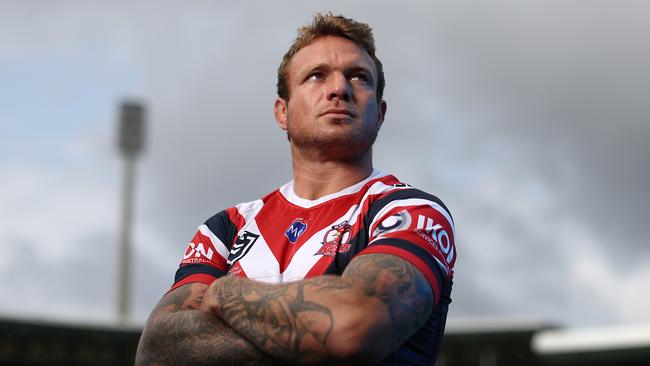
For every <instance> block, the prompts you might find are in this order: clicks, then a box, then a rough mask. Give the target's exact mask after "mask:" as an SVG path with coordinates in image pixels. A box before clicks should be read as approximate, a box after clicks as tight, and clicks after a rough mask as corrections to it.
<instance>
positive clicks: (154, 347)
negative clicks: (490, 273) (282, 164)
mask: <svg viewBox="0 0 650 366" xmlns="http://www.w3.org/2000/svg"><path fill="white" fill-rule="evenodd" d="M383 87H384V77H383V71H382V66H381V63H380V61H379V60H378V59H377V57H376V56H375V47H374V40H373V37H372V31H371V29H370V28H369V27H368V26H367V25H366V24H363V23H358V22H356V21H354V20H352V19H347V18H344V17H342V16H333V15H331V14H328V15H320V14H317V15H316V16H315V17H314V20H313V22H312V24H311V25H309V26H306V27H302V28H301V29H299V35H298V38H297V39H296V41H295V42H294V44H293V45H292V47H291V48H290V49H289V51H288V52H287V54H286V55H285V56H284V59H283V61H282V63H281V65H280V68H279V70H278V98H277V99H276V101H275V119H276V121H277V123H278V125H279V126H280V128H282V129H283V130H285V131H287V134H288V137H289V141H290V146H291V157H292V163H293V177H294V180H293V181H291V182H289V183H287V184H285V185H284V186H282V187H281V188H280V189H279V190H277V191H275V192H273V193H271V194H269V195H267V196H266V197H264V198H262V199H260V200H256V201H253V202H248V203H242V204H239V205H237V206H235V207H232V208H229V209H226V210H224V211H221V212H220V213H218V214H216V215H215V216H213V217H212V218H210V219H208V220H207V221H206V222H205V224H203V225H201V226H200V227H199V230H198V232H197V233H196V235H195V236H194V238H193V239H192V242H190V243H189V245H188V247H187V249H186V251H185V254H184V257H183V259H182V261H181V264H180V267H179V269H178V271H177V272H176V278H175V283H174V285H173V286H172V287H171V289H170V290H169V292H167V294H165V295H164V296H163V298H162V300H161V301H160V303H159V304H158V305H157V306H156V308H155V309H154V310H153V312H152V314H151V316H150V317H149V320H148V321H147V324H146V327H145V330H144V332H143V335H142V338H141V340H140V344H139V346H138V354H137V360H136V363H137V364H140V365H149V364H156V365H158V364H160V365H163V364H167V365H183V364H188V365H203V364H219V365H227V364H233V365H242V364H244V365H246V364H255V365H266V364H386V365H388V364H390V365H397V364H399V365H402V364H412V365H425V364H426V365H428V364H431V363H433V361H434V360H435V357H436V356H437V353H438V350H439V347H440V342H441V338H442V334H443V330H444V326H445V319H446V314H447V308H448V304H449V303H450V301H451V300H450V297H449V296H450V293H451V282H452V276H453V265H454V263H455V260H456V252H455V247H454V234H453V231H454V224H453V221H452V218H451V215H450V214H449V212H448V210H447V208H446V207H445V206H444V204H443V203H442V202H441V201H440V200H438V199H437V198H436V197H434V196H432V195H429V194H427V193H424V192H422V191H419V190H416V189H414V188H412V187H411V186H409V185H407V184H403V183H401V182H399V181H398V180H397V179H396V178H395V177H393V176H391V175H385V174H382V173H379V172H377V171H375V170H374V169H373V165H372V145H373V142H374V141H375V138H376V136H377V132H378V131H379V128H380V126H381V124H382V122H383V121H384V115H385V113H386V102H385V101H383V99H382V93H383Z"/></svg>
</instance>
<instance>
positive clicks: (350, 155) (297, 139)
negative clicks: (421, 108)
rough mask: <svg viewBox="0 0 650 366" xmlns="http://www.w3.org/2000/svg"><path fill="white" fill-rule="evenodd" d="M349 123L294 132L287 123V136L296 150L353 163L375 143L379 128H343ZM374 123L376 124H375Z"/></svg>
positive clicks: (335, 123)
mask: <svg viewBox="0 0 650 366" xmlns="http://www.w3.org/2000/svg"><path fill="white" fill-rule="evenodd" d="M350 123H355V122H345V121H333V122H331V124H332V125H335V126H328V127H327V128H325V129H312V130H308V129H307V130H302V131H300V130H299V131H296V130H295V129H293V128H291V126H292V124H291V121H290V120H289V121H288V125H289V129H288V130H287V136H288V138H289V141H291V143H292V144H293V145H294V146H295V147H296V148H298V149H300V150H302V151H305V152H308V153H310V154H316V155H318V156H321V157H325V158H329V159H335V160H344V161H355V160H358V159H360V158H362V157H363V156H364V155H365V154H366V153H367V152H368V151H369V150H370V149H371V148H372V145H373V144H374V143H375V140H376V139H377V133H378V131H379V128H377V127H376V126H362V127H359V128H354V126H349V127H350V128H345V127H346V126H343V125H347V124H350ZM375 123H376V122H375ZM339 128H340V129H344V131H327V129H339Z"/></svg>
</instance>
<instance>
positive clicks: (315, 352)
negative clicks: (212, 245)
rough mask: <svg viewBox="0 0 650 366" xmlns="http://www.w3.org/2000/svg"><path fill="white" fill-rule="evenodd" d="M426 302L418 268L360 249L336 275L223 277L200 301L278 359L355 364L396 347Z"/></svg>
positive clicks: (427, 310)
mask: <svg viewBox="0 0 650 366" xmlns="http://www.w3.org/2000/svg"><path fill="white" fill-rule="evenodd" d="M433 306H434V297H433V293H432V291H431V287H430V285H429V283H428V282H427V280H426V279H425V278H424V276H423V275H422V273H421V272H420V271H419V270H417V269H416V268H415V267H414V266H412V265H411V264H410V263H408V262H407V261H405V260H403V259H401V258H399V257H396V256H393V255H387V254H368V255H362V256H359V257H357V258H355V259H354V260H352V261H351V262H350V264H349V265H348V267H347V268H346V270H345V272H344V273H343V275H342V276H341V277H338V276H322V277H316V278H312V279H308V280H302V281H297V282H293V283H288V284H280V285H273V284H265V283H260V282H255V281H251V280H248V279H244V278H239V277H232V276H227V277H223V278H221V279H219V280H218V281H215V282H214V283H213V284H212V285H211V286H210V287H209V289H208V291H207V292H206V294H205V298H204V300H203V304H202V307H201V308H202V309H203V310H204V311H207V312H211V313H214V314H216V315H218V316H219V317H220V318H221V319H223V320H224V321H225V322H226V323H227V324H228V325H229V326H230V327H232V328H233V329H234V330H235V331H236V332H237V333H239V334H241V335H242V336H243V337H244V338H246V339H247V340H248V341H250V342H251V343H253V344H255V345H256V346H257V347H259V348H260V349H261V350H262V351H263V352H264V353H266V354H268V355H270V356H271V357H273V358H275V359H277V360H281V361H282V362H287V363H301V364H302V363H305V364H327V363H337V362H341V361H345V362H354V363H355V364H360V363H369V362H375V361H378V360H380V359H382V358H384V357H386V356H388V355H389V354H390V353H391V352H393V351H394V350H395V349H397V348H398V347H399V346H400V345H401V344H402V343H403V342H404V341H405V340H406V339H408V338H409V337H410V336H411V335H412V334H413V333H414V332H415V331H416V330H417V329H418V328H419V327H421V326H422V324H424V322H425V321H426V320H427V319H428V317H429V315H430V314H431V311H432V309H433Z"/></svg>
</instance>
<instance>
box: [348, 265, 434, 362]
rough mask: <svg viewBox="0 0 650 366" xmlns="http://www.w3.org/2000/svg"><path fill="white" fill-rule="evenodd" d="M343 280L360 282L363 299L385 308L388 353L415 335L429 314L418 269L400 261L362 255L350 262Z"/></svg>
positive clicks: (426, 286)
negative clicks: (380, 302) (370, 300)
mask: <svg viewBox="0 0 650 366" xmlns="http://www.w3.org/2000/svg"><path fill="white" fill-rule="evenodd" d="M343 276H344V277H358V278H360V279H361V283H363V290H364V292H365V293H366V295H368V296H370V297H376V298H378V299H380V300H381V301H382V302H383V303H384V304H385V305H386V307H387V309H388V314H389V316H390V319H389V321H390V324H391V328H392V329H391V331H389V332H387V334H390V336H391V337H392V340H391V346H392V349H396V348H397V347H399V346H400V345H401V344H402V343H403V342H404V341H406V340H407V339H408V338H409V337H410V336H411V335H412V334H413V333H415V331H416V330H417V329H418V328H420V327H421V326H422V325H423V324H424V323H425V322H426V321H427V319H428V318H429V316H430V315H431V312H432V311H433V305H434V303H433V301H434V299H433V293H432V291H431V286H430V285H429V283H428V281H427V280H426V278H425V277H424V275H423V274H422V273H421V272H420V271H419V270H418V269H416V268H415V267H414V266H413V265H411V264H410V263H409V262H407V261H405V260H404V259H402V258H399V257H396V256H393V255H389V254H368V255H362V256H360V257H358V258H355V259H354V260H353V261H352V262H350V264H349V265H348V267H347V268H346V269H345V272H344V273H343Z"/></svg>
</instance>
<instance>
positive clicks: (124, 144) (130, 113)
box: [117, 100, 145, 325]
mask: <svg viewBox="0 0 650 366" xmlns="http://www.w3.org/2000/svg"><path fill="white" fill-rule="evenodd" d="M144 124H145V108H144V106H143V105H142V104H141V103H139V102H136V101H133V100H127V101H124V102H122V105H121V106H120V120H119V142H118V146H119V149H120V152H121V154H122V157H123V158H124V182H123V186H122V217H121V230H120V255H119V258H118V262H119V263H118V299H117V321H118V323H119V324H121V325H126V324H127V322H128V320H129V293H130V286H129V279H130V269H131V224H132V220H133V218H132V213H133V186H134V180H135V159H136V158H137V157H138V156H139V155H140V154H141V153H142V149H143V141H144V127H145V126H144Z"/></svg>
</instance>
